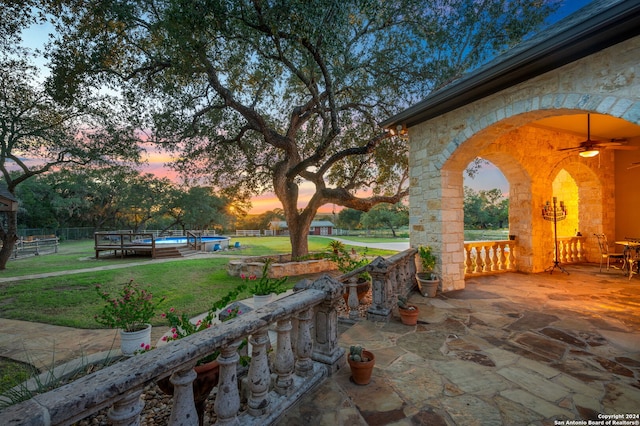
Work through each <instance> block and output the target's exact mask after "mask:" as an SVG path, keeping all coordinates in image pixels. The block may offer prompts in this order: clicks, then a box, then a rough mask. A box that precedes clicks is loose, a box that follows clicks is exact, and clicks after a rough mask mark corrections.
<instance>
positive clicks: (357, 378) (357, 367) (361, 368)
mask: <svg viewBox="0 0 640 426" xmlns="http://www.w3.org/2000/svg"><path fill="white" fill-rule="evenodd" d="M362 356H363V358H368V359H369V361H353V360H352V359H351V358H347V361H348V362H349V367H351V378H352V379H353V382H354V383H355V384H357V385H368V384H369V382H370V381H371V373H372V372H373V366H374V365H375V363H376V357H375V355H373V353H372V352H370V351H367V350H364V351H362Z"/></svg>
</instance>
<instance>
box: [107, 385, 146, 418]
mask: <svg viewBox="0 0 640 426" xmlns="http://www.w3.org/2000/svg"><path fill="white" fill-rule="evenodd" d="M140 395H142V389H138V390H134V391H133V392H129V393H128V394H127V395H125V397H124V398H122V399H121V400H119V401H116V402H115V403H114V404H113V407H111V408H110V409H109V412H108V413H107V418H108V419H109V422H110V424H112V425H115V426H138V425H139V424H140V413H142V409H143V408H144V401H143V400H142V398H140Z"/></svg>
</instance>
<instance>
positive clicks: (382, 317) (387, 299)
mask: <svg viewBox="0 0 640 426" xmlns="http://www.w3.org/2000/svg"><path fill="white" fill-rule="evenodd" d="M417 252H418V250H416V249H415V248H410V249H408V250H405V251H403V252H401V253H398V254H395V255H393V256H391V257H389V258H386V259H385V258H383V257H377V258H376V259H374V260H373V262H371V263H370V264H368V265H366V266H363V267H361V268H358V269H355V270H353V271H351V272H349V273H347V274H344V275H341V276H340V277H338V278H337V279H338V280H339V281H341V282H343V283H345V285H346V286H347V291H348V293H349V298H348V301H347V306H348V307H349V319H350V320H354V321H355V320H357V319H358V315H359V313H358V296H357V290H356V287H357V277H358V275H360V274H362V273H363V272H368V273H369V274H370V275H371V296H372V302H371V306H370V307H369V309H368V310H367V319H368V320H370V321H383V322H388V321H389V320H390V319H391V314H392V312H393V309H394V308H395V307H396V306H397V302H398V295H404V296H406V295H408V294H409V292H410V291H411V290H412V289H413V288H414V287H415V286H416V285H417V281H416V254H417Z"/></svg>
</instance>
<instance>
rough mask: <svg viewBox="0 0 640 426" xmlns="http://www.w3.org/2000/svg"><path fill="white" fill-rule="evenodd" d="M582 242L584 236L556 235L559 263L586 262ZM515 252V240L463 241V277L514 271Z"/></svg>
mask: <svg viewBox="0 0 640 426" xmlns="http://www.w3.org/2000/svg"><path fill="white" fill-rule="evenodd" d="M584 242H585V238H584V237H576V236H571V237H558V257H559V258H560V259H559V261H560V263H582V262H586V261H587V258H586V253H585V247H584ZM517 252H518V246H517V244H516V241H515V240H501V241H468V242H465V243H464V259H465V269H464V273H465V277H469V276H474V275H489V274H497V273H501V272H509V271H515V270H517Z"/></svg>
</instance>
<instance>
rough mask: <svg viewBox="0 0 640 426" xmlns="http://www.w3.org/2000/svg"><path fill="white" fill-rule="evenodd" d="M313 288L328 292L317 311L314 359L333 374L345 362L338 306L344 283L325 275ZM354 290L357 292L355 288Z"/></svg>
mask: <svg viewBox="0 0 640 426" xmlns="http://www.w3.org/2000/svg"><path fill="white" fill-rule="evenodd" d="M313 288H315V289H318V290H322V291H324V292H325V294H326V297H325V299H324V301H323V302H322V303H321V304H320V305H319V306H318V307H317V308H316V311H315V341H314V346H313V359H314V360H315V361H318V362H321V363H323V364H325V365H326V366H327V372H328V373H329V375H331V374H333V373H335V372H336V371H338V370H339V369H341V368H342V367H343V366H344V364H345V355H344V349H343V348H341V347H340V345H339V344H338V309H337V308H338V304H339V303H340V299H341V298H342V284H341V283H339V282H338V281H336V280H334V279H332V278H330V277H328V276H325V277H322V278H321V279H319V280H317V281H316V282H314V284H313ZM353 290H354V293H355V288H354V289H353ZM356 298H357V296H356Z"/></svg>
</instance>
